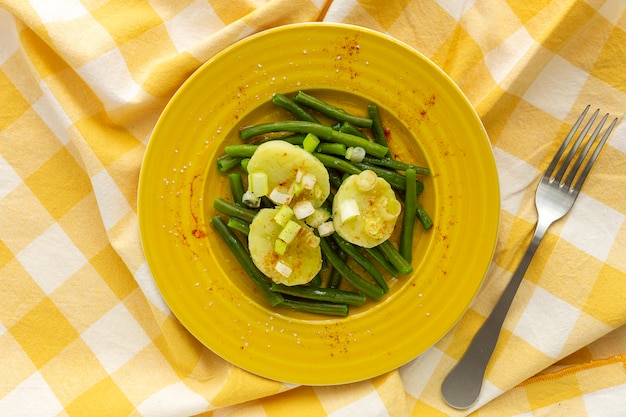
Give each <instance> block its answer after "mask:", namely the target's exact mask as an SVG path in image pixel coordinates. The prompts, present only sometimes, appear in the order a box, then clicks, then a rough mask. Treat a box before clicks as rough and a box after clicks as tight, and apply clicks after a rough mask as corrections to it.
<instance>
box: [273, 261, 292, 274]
mask: <svg viewBox="0 0 626 417" xmlns="http://www.w3.org/2000/svg"><path fill="white" fill-rule="evenodd" d="M274 268H275V269H276V271H278V273H279V274H281V275H282V276H284V277H285V278H289V276H290V275H291V272H292V269H291V267H289V265H286V264H284V263H282V262H281V261H278V262H277V263H276V266H275V267H274Z"/></svg>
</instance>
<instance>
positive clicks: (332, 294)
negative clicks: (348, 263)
mask: <svg viewBox="0 0 626 417" xmlns="http://www.w3.org/2000/svg"><path fill="white" fill-rule="evenodd" d="M271 290H272V291H274V292H278V293H281V294H286V295H291V296H294V297H300V298H306V299H307V300H317V301H328V302H331V303H338V304H348V305H353V306H362V305H363V304H364V303H365V296H364V295H363V294H361V293H356V292H352V291H344V290H339V289H336V288H314V287H309V286H305V285H293V286H288V285H282V284H276V283H272V286H271Z"/></svg>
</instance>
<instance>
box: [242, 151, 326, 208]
mask: <svg viewBox="0 0 626 417" xmlns="http://www.w3.org/2000/svg"><path fill="white" fill-rule="evenodd" d="M255 173H264V174H265V175H266V176H267V180H268V189H269V191H270V192H271V191H272V190H273V189H275V188H276V187H278V188H281V189H282V190H283V191H284V192H291V193H292V194H293V199H292V200H291V201H290V204H292V205H293V203H295V202H297V201H301V200H310V201H311V203H313V206H314V207H319V206H321V205H322V203H323V202H324V201H325V200H326V198H327V197H328V194H329V193H330V181H329V180H328V171H327V170H326V168H325V167H324V165H323V164H322V163H321V162H320V161H319V160H318V159H317V158H316V157H314V156H313V155H311V154H310V153H309V152H307V151H305V150H304V149H302V148H300V147H298V146H295V145H292V144H290V143H288V142H285V141H282V140H272V141H268V142H265V143H262V144H261V145H259V147H258V148H257V150H256V151H255V152H254V155H252V158H250V162H249V163H248V174H249V175H254V174H255ZM312 178H314V180H312ZM311 180H312V181H311ZM311 183H313V184H311Z"/></svg>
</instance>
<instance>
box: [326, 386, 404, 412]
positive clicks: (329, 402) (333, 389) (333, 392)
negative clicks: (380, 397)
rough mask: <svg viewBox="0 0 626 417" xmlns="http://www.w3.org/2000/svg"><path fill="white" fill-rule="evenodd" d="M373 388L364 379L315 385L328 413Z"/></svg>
mask: <svg viewBox="0 0 626 417" xmlns="http://www.w3.org/2000/svg"><path fill="white" fill-rule="evenodd" d="M373 388H374V387H373V386H372V383H371V382H370V381H363V382H357V383H355V384H350V385H337V386H328V387H315V388H314V390H315V392H316V393H317V396H318V398H319V400H320V401H321V403H322V405H323V407H324V410H326V412H327V413H328V414H332V413H334V412H335V411H337V410H339V409H341V408H343V407H346V406H348V405H350V404H351V403H353V402H355V401H358V400H359V399H361V398H363V397H366V396H367V395H369V394H371V392H372V389H373ZM402 391H404V389H402Z"/></svg>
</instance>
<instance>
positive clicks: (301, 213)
mask: <svg viewBox="0 0 626 417" xmlns="http://www.w3.org/2000/svg"><path fill="white" fill-rule="evenodd" d="M314 211H315V207H313V203H311V201H309V200H301V201H298V202H297V203H296V204H294V205H293V213H294V215H295V216H296V219H298V220H301V219H304V218H306V217H309V216H310V215H311V214H313V212H314Z"/></svg>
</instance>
